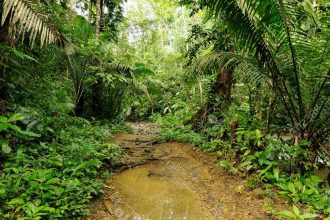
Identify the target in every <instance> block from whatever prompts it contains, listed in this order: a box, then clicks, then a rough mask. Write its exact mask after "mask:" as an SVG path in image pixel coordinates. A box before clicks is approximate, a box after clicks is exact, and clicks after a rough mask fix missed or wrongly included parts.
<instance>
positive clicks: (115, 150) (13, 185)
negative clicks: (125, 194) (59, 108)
mask: <svg viewBox="0 0 330 220" xmlns="http://www.w3.org/2000/svg"><path fill="white" fill-rule="evenodd" d="M18 116H19V118H18V119H19V120H17V121H11V122H7V123H4V121H5V120H2V122H1V126H0V127H1V135H2V136H4V137H6V138H7V139H8V138H9V137H11V139H10V142H9V143H8V144H9V146H10V150H7V151H5V152H4V151H2V153H1V158H2V161H3V163H1V171H0V176H1V179H0V216H2V218H5V219H58V218H61V219H63V218H65V219H72V218H77V217H80V216H85V215H87V214H88V209H89V205H90V201H91V199H92V198H94V197H96V196H99V195H100V194H101V193H102V184H101V179H102V178H104V177H106V176H108V175H109V173H108V171H105V169H104V170H102V167H103V166H110V165H111V164H112V163H113V161H114V160H115V159H116V158H117V157H119V156H120V155H121V149H120V147H119V146H118V145H115V144H112V143H110V142H109V138H110V137H111V134H110V133H109V129H108V128H107V127H106V126H101V125H100V124H91V123H89V122H88V121H86V120H84V119H81V118H76V117H71V116H68V115H64V116H57V117H46V116H44V117H42V119H41V120H36V119H35V118H33V116H32V117H31V116H30V117H24V116H23V115H18ZM2 117H3V119H5V118H6V117H4V116H2ZM9 118H10V117H9ZM23 122H24V123H23ZM24 124H25V125H24ZM26 124H27V126H26ZM18 125H20V127H19V126H18ZM5 127H9V129H7V130H4V128H5ZM24 127H25V128H24ZM11 128H14V129H11ZM21 128H22V129H21ZM23 128H24V129H23ZM27 131H28V132H30V134H32V133H33V134H36V135H32V136H33V137H30V138H29V139H28V141H27V140H26V138H22V135H21V134H20V133H22V132H23V133H25V132H27Z"/></svg>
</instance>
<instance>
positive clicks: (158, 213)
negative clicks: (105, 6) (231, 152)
mask: <svg viewBox="0 0 330 220" xmlns="http://www.w3.org/2000/svg"><path fill="white" fill-rule="evenodd" d="M130 126H132V127H133V129H134V131H135V134H121V135H117V136H116V138H115V140H116V142H117V143H119V144H120V145H121V146H122V148H123V149H124V150H125V152H126V153H127V157H123V158H122V159H121V161H120V162H119V164H120V165H119V167H120V168H119V170H118V172H117V174H115V175H114V177H113V178H111V179H109V180H108V181H107V182H105V183H104V186H105V190H106V192H105V194H104V197H103V198H102V199H100V200H98V201H96V202H95V203H94V204H93V208H92V215H91V216H90V217H89V218H88V219H95V220H101V219H120V220H121V219H127V220H130V219H157V220H159V219H164V220H165V219H187V220H190V219H192V220H194V219H197V220H201V219H240V220H249V219H262V220H264V219H272V217H271V215H270V214H267V211H266V208H265V199H264V198H262V197H261V196H259V195H257V194H255V193H254V192H252V191H247V190H245V188H244V182H243V180H242V179H241V178H239V177H235V176H230V175H228V174H226V172H225V171H223V170H222V169H221V168H219V167H218V166H216V165H215V160H214V158H212V157H211V156H209V155H207V154H205V153H203V152H201V151H199V150H198V149H196V148H193V147H191V146H190V145H187V144H181V143H176V142H171V143H163V144H156V141H155V137H156V135H157V133H158V132H159V129H158V127H157V126H155V125H153V124H146V123H134V124H130ZM267 202H268V203H269V202H273V203H274V204H273V207H274V208H276V207H277V206H283V205H285V204H280V202H278V201H269V198H267Z"/></svg>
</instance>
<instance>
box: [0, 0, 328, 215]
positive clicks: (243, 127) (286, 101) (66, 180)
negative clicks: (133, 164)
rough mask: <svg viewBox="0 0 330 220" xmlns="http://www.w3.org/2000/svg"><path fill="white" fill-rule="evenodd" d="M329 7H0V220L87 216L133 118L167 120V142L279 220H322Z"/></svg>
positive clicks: (220, 0) (186, 1)
mask: <svg viewBox="0 0 330 220" xmlns="http://www.w3.org/2000/svg"><path fill="white" fill-rule="evenodd" d="M329 7H330V5H329V2H328V1H327V0H262V1H261V0H198V1H195V0H177V1H170V0H162V1H161V0H134V1H133V0H128V1H121V0H90V1H86V0H79V1H68V0H60V1H56V0H47V1H38V0H3V1H1V2H0V18H1V22H0V25H1V26H0V52H1V53H0V74H1V75H0V111H1V116H0V146H1V147H0V218H1V219H52V218H65V219H66V218H67V219H73V218H80V217H83V216H87V215H88V211H89V205H90V202H91V200H92V199H93V198H95V197H97V196H99V195H101V194H102V188H103V186H102V179H104V178H106V177H108V176H109V175H111V168H112V167H113V166H114V165H115V163H116V160H117V159H118V158H119V157H120V156H121V155H122V151H121V148H120V147H119V146H118V145H116V144H113V143H112V142H111V136H112V135H113V134H114V133H115V132H118V131H119V132H120V131H121V130H122V126H121V123H122V122H124V121H127V120H151V121H153V122H157V123H159V124H160V125H161V127H162V134H161V137H160V139H161V140H164V141H166V140H177V141H181V142H189V143H191V144H193V145H195V146H196V147H199V148H201V149H202V150H204V151H206V152H208V153H210V154H212V155H214V156H215V157H216V158H218V160H219V165H220V166H222V167H223V168H224V169H226V170H227V171H228V172H229V173H232V174H233V175H241V176H242V178H245V179H246V184H247V186H248V187H250V188H251V189H255V188H258V190H259V191H258V193H260V194H262V195H268V196H272V195H273V194H279V195H281V196H282V197H284V198H285V199H287V200H288V201H289V202H290V204H292V207H293V209H292V210H283V211H282V212H280V213H274V211H273V210H272V208H271V207H270V212H272V213H271V214H273V215H274V216H278V217H279V218H281V217H283V218H292V219H305V218H306V219H308V218H316V217H318V218H326V217H327V216H328V215H330V197H329V196H330V189H329V182H330V180H329V179H330V175H329V176H328V177H326V176H325V177H323V179H322V178H320V177H319V176H317V175H316V171H318V170H329V156H330V146H329V143H330V141H329V132H330V130H329V124H330V121H329V119H330V110H329V109H330V106H329V105H330V104H329V102H328V101H329V95H330V82H329V77H330V72H329V70H330V59H329V57H330V51H329V48H330V46H329V40H330V30H329V25H330V23H329V22H330V19H329V15H330V14H329V13H330V12H329ZM327 178H328V179H327ZM327 181H329V182H327ZM260 189H262V190H261V191H260Z"/></svg>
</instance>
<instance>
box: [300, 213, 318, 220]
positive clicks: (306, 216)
mask: <svg viewBox="0 0 330 220" xmlns="http://www.w3.org/2000/svg"><path fill="white" fill-rule="evenodd" d="M302 217H303V218H306V219H309V218H316V217H318V215H316V214H312V213H305V214H303V215H302Z"/></svg>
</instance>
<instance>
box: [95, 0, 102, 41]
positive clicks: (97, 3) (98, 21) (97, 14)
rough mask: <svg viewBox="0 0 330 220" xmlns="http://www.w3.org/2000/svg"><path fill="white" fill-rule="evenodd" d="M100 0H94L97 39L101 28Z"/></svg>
mask: <svg viewBox="0 0 330 220" xmlns="http://www.w3.org/2000/svg"><path fill="white" fill-rule="evenodd" d="M101 13H102V11H101V0H96V20H95V39H96V40H98V39H99V35H100V30H101Z"/></svg>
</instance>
